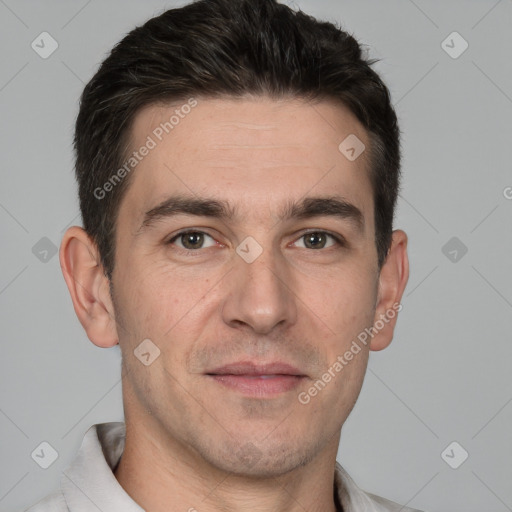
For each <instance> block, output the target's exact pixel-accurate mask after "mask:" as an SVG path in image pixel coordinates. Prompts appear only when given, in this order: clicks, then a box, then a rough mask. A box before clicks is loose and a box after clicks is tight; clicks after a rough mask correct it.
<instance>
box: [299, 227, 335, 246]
mask: <svg viewBox="0 0 512 512" xmlns="http://www.w3.org/2000/svg"><path fill="white" fill-rule="evenodd" d="M329 239H331V240H333V242H332V243H329ZM299 240H304V247H305V248H306V249H325V248H328V247H331V246H333V245H336V244H337V245H344V244H343V242H342V240H341V238H338V237H337V236H335V235H331V234H330V233H327V232H325V231H310V232H309V233H305V234H303V235H302V236H301V237H300V238H299Z"/></svg>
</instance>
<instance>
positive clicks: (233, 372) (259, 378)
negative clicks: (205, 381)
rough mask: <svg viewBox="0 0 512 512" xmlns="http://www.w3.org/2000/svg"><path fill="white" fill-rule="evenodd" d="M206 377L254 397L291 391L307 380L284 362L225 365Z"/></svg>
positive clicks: (243, 362) (299, 371)
mask: <svg viewBox="0 0 512 512" xmlns="http://www.w3.org/2000/svg"><path fill="white" fill-rule="evenodd" d="M206 375H207V376H208V377H209V378H211V379H212V380H213V381H215V382H216V383H218V384H220V385H222V386H224V387H226V388H228V389H231V390H234V391H237V392H239V393H241V394H243V395H245V396H252V397H258V398H264V397H272V396H275V395H279V394H282V393H285V392H288V391H291V390H293V389H295V388H296V387H297V386H299V384H300V383H301V382H302V381H303V380H304V379H306V378H307V375H306V374H304V373H303V372H302V371H301V370H299V369H297V368H295V367H294V366H291V365H289V364H286V363H280V362H275V363H267V364H259V365H258V364H255V363H253V362H250V361H249V362H245V361H242V362H238V363H233V364H228V365H225V366H222V367H220V368H216V369H214V370H211V371H209V372H208V373H206Z"/></svg>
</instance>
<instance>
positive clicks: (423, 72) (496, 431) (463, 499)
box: [0, 0, 512, 512]
mask: <svg viewBox="0 0 512 512" xmlns="http://www.w3.org/2000/svg"><path fill="white" fill-rule="evenodd" d="M183 3H185V2H181V3H180V4H178V3H175V2H163V1H161V0H160V1H158V0H152V1H147V0H146V1H133V0H131V1H126V0H125V1H120V0H116V1H113V0H110V1H103V2H101V1H99V0H89V1H76V2H75V1H73V2H70V1H69V0H65V1H64V0H61V1H57V0H52V1H44V2H35V1H31V2H29V1H26V0H23V1H16V2H15V1H14V0H0V37H1V42H2V44H1V46H0V52H1V55H2V66H1V70H0V109H1V110H0V114H1V120H2V125H3V126H2V138H1V140H0V145H1V153H0V155H1V156H0V158H1V171H0V172H1V183H2V185H1V188H0V230H1V249H2V250H1V251H0V257H1V267H0V318H1V325H2V338H3V339H2V345H1V347H2V353H1V355H2V357H1V358H0V374H1V386H0V429H1V436H0V443H1V448H0V510H1V511H2V512H3V511H19V510H23V509H25V508H26V507H28V506H29V505H30V504H32V503H34V502H35V501H37V500H38V499H40V498H41V497H43V496H44V495H46V494H48V493H49V492H50V491H54V490H56V489H58V485H59V477H60V472H61V470H63V469H64V468H65V467H67V465H68V464H69V463H70V461H71V459H72V458H73V457H74V455H75V453H76V451H77V449H78V448H79V446H80V443H81V441H82V437H83V435H84V433H85V431H86V430H87V429H88V428H89V426H91V425H92V424H94V423H100V422H104V421H119V420H122V419H123V411H122V403H121V383H120V353H119V349H118V347H115V348H113V349H100V348H97V347H95V346H94V345H93V344H92V343H90V342H89V341H88V339H87V337H86V336H85V333H84V332H83V330H82V328H81V326H80V324H79V322H78V320H77V319H76V317H75V314H74V311H73V308H72V304H71V300H70V298H69V295H68V291H67V288H66V286H65V283H64V279H63V278H62V275H61V271H60V267H59V262H58V256H57V255H52V253H51V252H49V253H48V254H47V255H46V256H45V257H46V261H44V253H42V252H41V251H42V250H43V249H44V248H45V247H46V249H47V248H48V247H47V246H48V241H43V242H39V241H40V239H41V238H43V237H47V238H48V239H49V240H50V241H51V242H52V244H53V245H55V247H57V246H58V245H59V244H60V239H61V236H62V233H63V231H64V230H65V228H66V227H67V226H68V225H71V224H79V223H80V219H79V217H78V203H77V199H76V192H75V183H74V178H73V155H72V150H71V141H72V129H73V123H74V119H75V116H76V113H77V101H78V97H79V95H80V93H81V91H82V89H83V86H84V85H85V83H86V82H87V81H88V80H89V79H90V78H91V76H92V74H93V73H94V71H95V70H96V68H97V66H98V64H99V63H100V61H101V60H102V59H103V58H104V57H105V56H106V53H107V51H109V50H110V48H111V47H112V46H113V44H114V43H116V42H117V41H118V40H119V39H120V38H121V37H122V36H123V35H124V34H125V33H126V32H127V31H129V30H130V29H131V28H133V27H134V26H135V25H136V24H141V23H142V22H144V21H145V20H146V19H148V18H149V17H152V16H153V15H155V14H159V13H160V12H162V11H163V10H165V8H168V7H172V6H176V5H181V4H183ZM289 3H290V4H291V5H298V6H300V7H301V8H302V9H303V10H305V11H306V12H308V13H310V14H313V15H315V16H319V17H321V18H325V19H329V20H331V21H339V22H341V24H342V27H343V28H345V29H347V30H348V31H349V32H351V33H353V34H354V35H355V36H356V37H357V38H358V39H359V40H360V41H361V42H362V43H364V44H367V45H369V46H370V48H371V50H370V55H371V56H373V57H379V58H382V59H383V60H382V61H381V62H380V63H379V64H377V65H376V69H377V70H378V71H379V72H381V73H382V75H383V76H384V79H385V80H386V81H387V83H388V85H389V87H390V90H391V92H392V96H393V102H394V104H395V106H396V109H397V113H398V116H399V120H400V124H401V129H402V131H403V133H404V135H403V150H404V161H403V172H404V181H403V189H402V193H401V197H400V200H399V208H398V216H397V221H396V227H400V228H402V229H404V230H405V231H406V232H407V233H408V235H409V256H410V262H411V275H410V280H409V285H408V287H407V289H406V292H405V295H404V298H403V301H402V303H403V310H402V313H401V315H400V320H399V322H398V327H397V330H396V336H395V340H394V341H393V343H392V344H391V346H390V347H389V348H388V349H386V350H384V351H382V352H379V353H372V354H371V356H370V362H369V370H368V374H367V377H366V380H365V383H364V386H363V390H362V393H361V396H360V399H359V401H358V403H357V405H356V407H355V409H354V411H353V413H352V415H351V416H350V418H349V420H348V421H347V423H346V425H345V427H344V429H343V434H342V441H341V447H340V452H339V460H340V461H341V462H342V464H343V465H344V466H345V467H346V468H347V469H348V471H349V472H350V473H351V474H352V476H353V477H354V479H355V480H356V482H357V483H358V484H359V485H360V486H361V487H362V488H364V489H367V490H369V491H371V492H374V493H376V494H381V495H383V496H386V497H388V498H391V499H394V500H396V501H398V502H400V503H403V504H405V503H408V504H409V506H413V507H417V508H421V509H426V510H429V511H432V512H434V511H450V512H454V511H465V512H476V511H479V512H481V511H485V512H502V511H506V510H512V485H511V482H512V463H511V458H512V440H511V420H512V404H511V403H510V402H511V401H512V379H511V361H512V344H511V343H510V341H511V333H512V314H511V313H512V275H511V272H510V255H511V254H512V230H511V229H510V226H511V220H512V200H511V197H512V188H507V187H512V172H511V167H512V163H511V162H512V158H511V157H512V150H511V147H512V139H511V136H512V128H511V122H510V118H511V116H512V69H511V63H512V30H511V27H512V0H501V1H496V0H489V1H484V0H480V1H448V2H446V1H445V2H443V1H425V0H415V1H412V0H409V1H407V0H400V1H398V0H396V1H385V2H384V1H369V0H365V1H358V2H356V1H355V0H354V1H335V0H304V1H301V0H295V2H289ZM43 31H47V32H49V33H50V34H51V35H52V36H53V38H55V40H56V41H57V42H58V44H59V47H58V49H57V50H56V51H55V53H53V54H52V55H51V56H50V57H49V58H47V59H42V58H41V57H40V56H39V55H38V54H37V53H36V52H35V51H34V50H33V49H32V48H31V43H32V41H33V40H35V39H36V38H37V36H38V35H39V34H40V33H41V32H43ZM453 31H457V32H459V33H460V34H461V36H462V37H463V38H464V39H465V40H466V41H467V42H468V44H469V47H468V49H467V50H466V51H465V52H464V53H463V54H462V55H460V56H459V57H458V58H455V59H454V58H452V57H450V56H449V55H448V54H447V53H446V52H445V50H444V49H443V47H442V46H441V43H442V41H443V40H445V39H446V38H447V36H448V35H449V34H451V33H452V32H453ZM448 44H449V45H450V46H453V47H454V48H453V49H452V50H453V51H457V50H458V49H460V48H461V46H460V41H457V40H454V42H453V43H452V42H451V40H450V39H448ZM452 237H457V239H458V241H456V242H455V243H456V245H455V246H453V247H452V246H451V245H449V246H448V248H447V249H445V250H444V252H443V250H442V248H443V247H444V246H445V244H446V243H447V242H448V241H449V240H450V239H451V238H452ZM38 242H39V244H42V245H37V246H36V249H35V250H34V251H33V247H34V246H35V245H36V244H37V243H38ZM452 243H453V242H452ZM44 244H46V246H45V245H44ZM457 244H458V245H457ZM462 244H464V246H465V247H467V253H466V254H464V255H463V256H461V255H462V251H461V248H463V246H462ZM41 247H42V248H43V249H41ZM454 249H455V250H456V251H457V260H456V261H451V260H450V258H452V259H453V258H454V255H455V253H453V252H452V254H451V255H450V253H449V251H453V250H454ZM34 252H35V254H34ZM445 253H446V254H447V255H448V256H446V255H445ZM41 258H43V261H41ZM42 441H47V442H49V443H50V444H51V445H52V446H53V447H55V449H56V450H57V451H58V454H59V457H58V459H57V460H56V461H55V463H54V464H53V465H51V466H50V467H49V468H48V469H46V470H44V469H42V468H40V467H39V466H38V465H37V464H36V463H35V462H34V460H33V459H32V458H31V453H32V452H33V450H34V449H35V448H36V447H37V446H38V445H39V444H40V443H41V442H42ZM452 441H457V442H458V443H459V444H460V445H461V446H462V447H463V448H464V449H465V450H467V452H468V453H469V457H468V459H467V460H466V461H465V462H464V463H463V464H462V465H461V466H460V467H459V468H458V469H452V468H451V467H449V466H448V465H447V463H446V462H445V461H444V460H443V459H442V457H441V453H442V452H443V450H444V449H445V448H446V447H447V446H448V445H449V444H450V443H451V442H452ZM451 454H452V453H450V455H451ZM458 457H460V449H456V450H455V451H454V452H453V456H452V460H455V461H456V460H457V458H458Z"/></svg>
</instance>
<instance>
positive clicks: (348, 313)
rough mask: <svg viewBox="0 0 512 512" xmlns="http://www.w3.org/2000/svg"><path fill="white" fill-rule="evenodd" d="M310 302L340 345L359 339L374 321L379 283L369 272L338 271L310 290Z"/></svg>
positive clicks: (308, 294)
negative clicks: (342, 341) (376, 284)
mask: <svg viewBox="0 0 512 512" xmlns="http://www.w3.org/2000/svg"><path fill="white" fill-rule="evenodd" d="M304 296H305V297H307V303H308V305H309V306H310V308H311V310H312V311H313V312H315V313H316V314H317V315H318V316H319V317H320V318H321V319H322V320H323V321H324V322H325V323H326V324H327V326H328V327H329V328H330V329H331V331H333V332H334V333H335V334H334V336H335V338H336V339H337V340H338V341H337V343H339V342H340V337H341V338H342V339H343V340H345V341H346V340H347V338H352V337H353V336H356V335H357V334H358V333H359V332H360V331H361V330H362V329H364V327H367V326H368V325H370V324H371V322H372V321H373V316H374V311H375V301H376V290H375V284H374V281H373V280H372V278H371V276H370V275H369V274H368V271H367V269H360V270H359V269H358V270H357V271H353V272H338V273H337V274H336V275H332V276H331V277H330V278H329V279H326V280H324V282H323V283H322V285H321V286H320V283H318V282H317V283H316V286H310V287H308V293H307V294H305V295H304Z"/></svg>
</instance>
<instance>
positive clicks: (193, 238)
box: [169, 231, 215, 251]
mask: <svg viewBox="0 0 512 512" xmlns="http://www.w3.org/2000/svg"><path fill="white" fill-rule="evenodd" d="M205 237H208V238H210V239H211V240H212V241H213V238H212V237H211V236H210V235H207V234H206V233H203V232H202V231H184V232H182V233H179V234H177V235H176V236H175V237H173V238H171V240H169V244H173V243H174V242H179V243H177V245H178V247H181V248H182V249H186V250H189V251H194V250H197V249H203V248H204V243H205ZM211 245H215V241H213V244H211ZM211 245H209V246H208V247H211Z"/></svg>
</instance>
